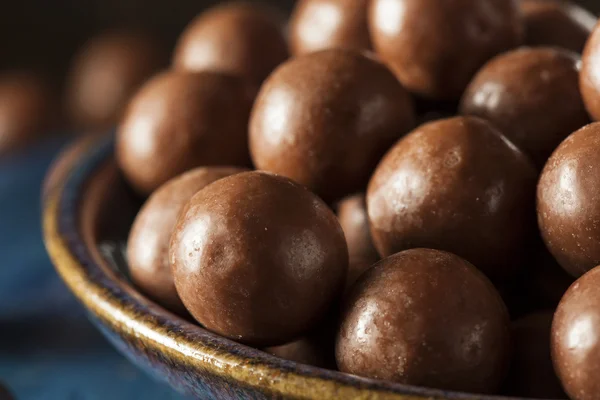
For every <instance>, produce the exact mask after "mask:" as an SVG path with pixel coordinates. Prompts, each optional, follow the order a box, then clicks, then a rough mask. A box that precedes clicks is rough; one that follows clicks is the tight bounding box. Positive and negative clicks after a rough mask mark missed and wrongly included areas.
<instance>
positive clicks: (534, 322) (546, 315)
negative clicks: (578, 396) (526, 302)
mask: <svg viewBox="0 0 600 400" xmlns="http://www.w3.org/2000/svg"><path fill="white" fill-rule="evenodd" d="M552 316H553V313H552V312H551V311H540V312H537V313H534V314H529V315H527V316H525V317H522V318H519V319H518V320H516V321H514V322H513V323H512V335H511V336H512V342H513V348H514V350H513V359H512V362H511V367H510V373H509V376H508V379H507V384H506V385H507V389H508V394H510V395H512V396H519V397H530V398H536V399H565V398H566V395H565V393H564V391H563V390H562V388H561V386H560V382H559V381H558V378H557V377H556V374H555V373H554V368H553V366H552V358H551V357H550V327H551V325H552Z"/></svg>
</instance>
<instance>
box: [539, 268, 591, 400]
mask: <svg viewBox="0 0 600 400" xmlns="http://www.w3.org/2000/svg"><path fill="white" fill-rule="evenodd" d="M598 287H600V268H594V269H593V270H591V271H590V272H588V273H587V274H585V275H583V276H582V277H581V278H579V279H578V280H577V281H576V282H575V283H574V284H573V285H571V287H570V288H569V290H568V291H567V293H566V294H565V296H564V297H563V299H562V300H561V302H560V304H559V305H558V309H557V310H556V313H555V314H554V320H553V322H552V336H551V348H552V360H553V362H554V370H555V371H556V373H557V375H558V378H559V379H560V381H561V383H562V386H563V388H564V389H565V391H566V392H567V394H568V395H569V398H571V399H572V400H596V399H598V398H599V396H600V380H599V379H598V376H599V374H600V292H599V291H598Z"/></svg>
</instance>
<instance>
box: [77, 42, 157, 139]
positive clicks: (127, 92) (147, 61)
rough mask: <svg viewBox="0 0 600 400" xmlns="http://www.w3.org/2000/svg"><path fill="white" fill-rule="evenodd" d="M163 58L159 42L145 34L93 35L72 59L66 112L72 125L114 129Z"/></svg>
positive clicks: (92, 128)
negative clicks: (136, 93)
mask: <svg viewBox="0 0 600 400" xmlns="http://www.w3.org/2000/svg"><path fill="white" fill-rule="evenodd" d="M164 61H165V56H164V54H163V51H162V49H161V47H160V45H158V44H157V43H156V41H154V40H152V39H151V38H150V37H147V36H144V35H142V34H138V33H133V32H110V33H105V34H103V35H100V36H97V37H95V38H92V39H91V40H90V41H89V42H88V43H86V44H85V46H84V47H83V48H82V49H81V51H80V53H79V54H77V56H76V57H75V59H74V60H73V65H72V67H71V71H70V75H69V77H68V81H67V93H66V96H67V98H66V100H67V104H66V105H67V114H68V115H69V117H70V119H71V123H72V124H73V126H75V127H76V128H80V129H89V130H97V131H99V130H107V129H111V128H113V127H114V126H115V125H116V124H117V123H118V122H119V119H120V118H121V116H122V115H123V113H124V111H125V108H126V107H127V103H128V101H129V99H130V98H131V97H132V96H133V95H134V94H135V92H136V91H137V89H138V88H139V87H140V86H141V85H142V84H143V83H144V82H145V81H146V80H148V79H149V78H150V77H151V76H152V75H153V74H154V73H156V72H157V71H158V70H159V69H160V68H161V67H162V66H163V64H164Z"/></svg>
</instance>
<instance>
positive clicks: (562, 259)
mask: <svg viewBox="0 0 600 400" xmlns="http://www.w3.org/2000/svg"><path fill="white" fill-rule="evenodd" d="M598 202H600V123H598V122H597V123H594V124H590V125H588V126H586V127H584V128H582V129H580V130H578V131H577V132H575V133H573V134H572V135H571V136H569V137H568V138H567V139H566V140H565V141H564V142H563V143H562V144H561V145H560V146H559V147H558V149H556V151H555V152H554V154H552V157H550V159H549V160H548V163H547V164H546V167H545V168H544V171H543V172H542V175H541V177H540V181H539V184H538V191H537V215H538V222H539V226H540V231H541V233H542V238H543V239H544V243H546V246H547V247H548V250H550V252H551V253H552V255H553V256H554V258H556V260H557V261H558V262H559V264H560V265H561V266H562V267H563V268H564V269H565V270H566V271H567V272H569V273H570V274H571V275H573V276H574V277H579V276H581V275H583V274H584V273H586V272H587V271H589V270H590V269H592V268H594V267H595V266H597V265H598V264H600V229H599V228H598V221H600V209H599V208H598V206H597V205H598Z"/></svg>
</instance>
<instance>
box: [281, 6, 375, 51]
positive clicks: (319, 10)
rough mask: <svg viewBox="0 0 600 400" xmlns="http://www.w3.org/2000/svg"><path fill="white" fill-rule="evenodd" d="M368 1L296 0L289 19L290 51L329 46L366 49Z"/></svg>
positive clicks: (311, 49) (367, 47)
mask: <svg viewBox="0 0 600 400" xmlns="http://www.w3.org/2000/svg"><path fill="white" fill-rule="evenodd" d="M368 4H369V2H368V0H353V1H352V5H350V4H349V3H348V1H347V0H300V1H299V2H298V3H296V8H295V9H294V13H293V14H292V18H291V20H290V48H291V51H292V54H295V55H298V54H306V53H312V52H314V51H318V50H325V49H331V48H345V49H353V50H370V49H371V38H370V37H369V29H368V26H367V6H368Z"/></svg>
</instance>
